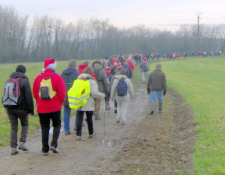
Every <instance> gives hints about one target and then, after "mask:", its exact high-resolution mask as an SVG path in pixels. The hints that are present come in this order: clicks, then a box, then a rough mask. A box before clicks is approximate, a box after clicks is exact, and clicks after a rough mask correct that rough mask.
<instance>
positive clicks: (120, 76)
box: [115, 73, 127, 80]
mask: <svg viewBox="0 0 225 175" xmlns="http://www.w3.org/2000/svg"><path fill="white" fill-rule="evenodd" d="M122 77H124V78H127V76H126V75H122V74H120V73H119V74H118V75H116V74H115V79H117V80H119V79H121V78H122Z"/></svg>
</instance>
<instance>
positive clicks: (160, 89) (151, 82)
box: [147, 64, 167, 115]
mask: <svg viewBox="0 0 225 175" xmlns="http://www.w3.org/2000/svg"><path fill="white" fill-rule="evenodd" d="M166 88H167V86H166V75H165V73H163V72H162V70H161V64H156V69H155V70H154V71H153V72H151V74H150V75H149V76H148V83H147V93H148V94H150V93H151V113H150V114H151V115H153V114H154V105H155V101H156V98H157V97H158V101H159V112H160V113H161V112H162V103H163V95H166Z"/></svg>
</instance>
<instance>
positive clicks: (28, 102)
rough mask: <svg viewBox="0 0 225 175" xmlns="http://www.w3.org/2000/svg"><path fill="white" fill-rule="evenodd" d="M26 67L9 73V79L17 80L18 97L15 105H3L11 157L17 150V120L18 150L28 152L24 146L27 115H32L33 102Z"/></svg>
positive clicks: (27, 124)
mask: <svg viewBox="0 0 225 175" xmlns="http://www.w3.org/2000/svg"><path fill="white" fill-rule="evenodd" d="M25 73H26V67H25V66H24V65H18V66H17V68H16V72H13V73H11V75H10V79H17V78H19V79H18V80H19V87H18V89H19V90H20V96H19V99H18V104H17V105H4V104H7V103H3V105H4V107H5V109H6V112H7V114H8V117H9V121H10V126H11V130H10V146H11V148H12V150H11V155H15V154H18V150H17V146H18V145H17V132H18V119H19V120H20V123H21V137H20V144H19V147H18V148H19V149H20V150H23V151H29V150H28V148H27V147H26V146H25V143H26V141H27V134H28V127H29V119H28V114H31V115H34V102H33V96H32V92H31V87H30V82H29V79H28V77H27V76H26V75H25Z"/></svg>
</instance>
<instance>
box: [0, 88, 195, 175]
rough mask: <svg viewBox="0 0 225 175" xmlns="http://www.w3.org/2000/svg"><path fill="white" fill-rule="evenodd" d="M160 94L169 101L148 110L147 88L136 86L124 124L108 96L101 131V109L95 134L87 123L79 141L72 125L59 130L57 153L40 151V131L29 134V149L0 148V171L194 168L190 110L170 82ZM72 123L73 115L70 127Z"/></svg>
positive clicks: (94, 174) (14, 174) (36, 173)
mask: <svg viewBox="0 0 225 175" xmlns="http://www.w3.org/2000/svg"><path fill="white" fill-rule="evenodd" d="M164 100H165V102H167V104H168V105H167V106H166V109H165V110H164V111H163V113H162V114H159V113H158V112H155V114H154V115H152V116H150V115H149V114H148V112H150V108H149V106H150V104H149V97H148V96H147V95H146V89H145V88H142V89H139V90H138V91H137V92H136V97H135V99H134V100H133V101H130V103H129V107H128V113H127V125H120V124H116V115H115V114H114V113H113V111H114V110H113V107H112V106H113V104H112V102H111V111H110V113H107V112H106V113H105V137H104V120H103V119H104V112H103V111H102V112H101V116H100V117H101V118H102V120H100V121H95V120H94V130H95V132H96V133H97V135H96V137H94V138H92V139H89V138H88V137H87V126H84V127H83V133H82V136H84V138H85V139H86V141H83V142H82V141H76V140H75V137H76V134H75V132H74V131H72V133H71V135H69V136H65V135H64V132H62V133H61V135H60V139H59V146H58V150H59V151H60V153H59V154H58V155H57V154H53V153H52V152H50V154H49V156H46V157H45V156H42V154H41V133H40V131H38V132H36V133H35V134H30V135H29V136H28V141H27V146H28V148H29V149H30V151H29V153H25V152H22V151H20V152H19V154H18V155H15V156H11V155H10V150H11V149H10V147H5V148H1V149H0V155H1V156H0V174H4V175H30V174H32V175H40V174H51V175H60V174H66V175H72V174H79V175H89V174H90V175H100V174H102V175H105V174H132V175H133V174H144V175H148V174H178V173H179V172H182V173H184V174H194V172H193V167H192V155H193V153H194V144H195V140H196V137H197V134H196V133H195V129H194V128H195V124H194V123H193V113H192V110H191V108H190V107H189V106H187V105H182V104H183V103H184V102H185V101H184V99H183V98H182V97H181V96H180V95H179V94H177V93H176V91H174V90H172V89H170V88H169V89H168V95H167V96H165V98H164ZM156 109H157V106H156ZM73 124H74V117H72V118H71V128H73ZM50 138H51V136H50ZM50 140H51V139H50ZM103 140H104V141H105V143H104V144H103V143H102V141H103Z"/></svg>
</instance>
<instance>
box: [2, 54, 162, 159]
mask: <svg viewBox="0 0 225 175" xmlns="http://www.w3.org/2000/svg"><path fill="white" fill-rule="evenodd" d="M141 62H142V63H141V64H140V70H141V72H142V78H143V83H145V82H146V81H147V93H148V94H149V93H150V92H151V113H150V114H151V115H152V114H153V113H154V103H155V101H156V99H157V97H158V101H159V112H161V111H162V103H163V99H162V95H165V94H166V77H165V74H164V73H163V72H162V71H161V64H157V65H156V70H154V71H153V72H152V73H151V74H150V75H149V76H148V77H147V71H148V70H149V65H148V62H147V59H146V58H143V60H142V61H141ZM56 67H57V64H56V62H55V60H54V59H46V60H45V61H44V68H43V69H42V71H43V72H42V73H41V74H39V75H38V76H37V77H36V78H35V80H34V82H33V88H32V90H31V87H30V82H29V79H28V77H27V76H26V75H25V73H26V67H25V66H24V65H18V66H17V68H16V71H15V72H13V73H12V74H11V75H10V78H9V79H8V80H7V82H6V84H5V92H4V96H3V99H2V103H3V105H4V107H5V109H6V111H7V114H8V117H9V120H10V124H11V132H10V138H11V141H10V146H11V148H12V150H11V155H15V154H17V153H18V150H17V146H18V145H17V132H18V120H20V122H21V126H22V127H21V129H22V130H21V137H20V143H19V146H18V149H21V150H23V151H29V150H28V148H27V147H26V146H25V143H26V139H27V134H28V126H29V120H28V115H29V114H30V115H34V101H33V97H34V99H35V100H36V105H37V113H38V115H39V121H40V125H41V132H42V154H43V155H44V156H47V155H48V154H49V150H51V151H52V152H53V153H58V150H57V147H58V138H59V134H60V129H61V110H62V106H63V121H64V131H65V135H70V134H71V132H70V113H71V110H73V109H77V110H76V119H75V124H74V130H75V131H76V140H77V141H84V140H85V139H84V138H83V137H82V126H83V120H84V114H86V117H85V120H86V122H87V127H88V134H89V136H88V137H89V138H92V137H94V136H95V135H96V133H95V132H94V127H93V120H92V117H93V116H94V118H95V120H100V119H101V118H100V107H101V102H102V99H103V98H104V103H105V110H109V109H110V106H109V101H110V100H112V101H114V113H116V115H117V117H116V123H118V124H119V123H120V124H122V125H126V113H127V107H128V103H129V99H133V98H134V88H133V84H132V82H131V79H132V75H133V70H134V60H133V59H132V57H129V58H127V59H124V58H121V57H120V56H118V57H114V59H112V60H109V59H108V58H105V59H104V61H103V63H101V62H100V61H99V60H96V61H94V62H93V63H92V66H90V65H89V62H88V61H84V62H83V63H82V64H80V65H79V67H78V70H77V69H76V68H77V64H76V60H75V59H71V60H69V62H68V67H67V68H66V69H65V70H63V71H62V73H61V75H59V74H57V73H56ZM75 91H79V93H78V94H79V96H78V97H77V96H76V97H75V96H73V95H72V94H73V92H75ZM16 94H17V95H16ZM12 97H13V98H12ZM74 107H75V108H74ZM50 121H52V126H53V136H52V140H51V143H50V145H49V130H50Z"/></svg>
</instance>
